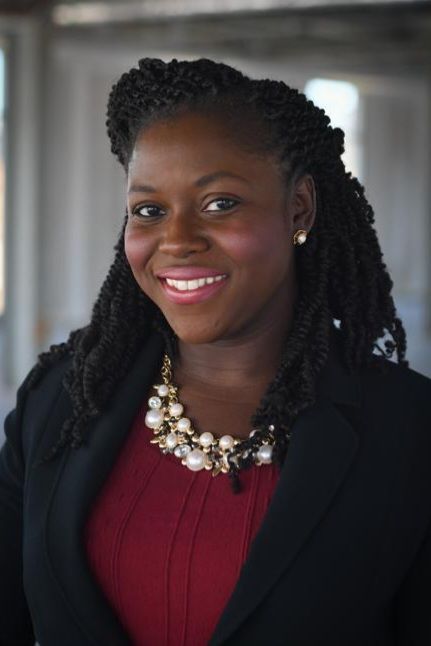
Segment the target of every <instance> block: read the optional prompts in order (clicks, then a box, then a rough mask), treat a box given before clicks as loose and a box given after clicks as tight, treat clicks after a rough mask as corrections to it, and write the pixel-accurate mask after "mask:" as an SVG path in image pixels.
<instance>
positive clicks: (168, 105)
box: [27, 58, 408, 491]
mask: <svg viewBox="0 0 431 646" xmlns="http://www.w3.org/2000/svg"><path fill="white" fill-rule="evenodd" d="M187 111H192V112H199V113H205V114H209V115H214V116H216V117H220V116H221V117H223V118H224V119H225V120H226V122H227V123H228V124H231V125H232V133H234V135H233V136H234V137H236V138H237V139H238V140H239V141H240V143H241V145H243V146H244V147H247V148H249V149H250V150H254V151H267V152H268V153H270V154H272V155H276V157H277V159H278V163H279V168H280V170H281V172H282V173H283V176H285V178H286V184H287V183H288V182H289V181H291V180H292V178H296V177H299V176H300V175H301V174H304V173H308V174H310V175H311V176H312V177H313V180H314V183H315V187H316V219H315V223H314V226H313V228H312V230H311V231H310V233H309V235H308V238H307V244H306V245H304V246H302V247H296V248H295V254H296V264H297V276H298V288H299V289H298V298H297V302H296V303H295V308H294V317H293V323H292V327H291V329H290V332H289V336H288V339H287V341H286V344H285V348H284V351H283V354H282V357H281V361H280V365H279V369H278V372H277V374H276V376H275V378H274V380H273V382H272V383H271V384H270V385H269V387H268V389H267V391H266V394H265V395H264V397H263V399H262V401H261V402H260V405H259V407H258V409H257V410H256V412H255V414H254V416H253V418H252V420H251V422H252V424H253V427H259V428H263V427H265V428H267V427H268V425H269V424H273V425H274V427H275V444H274V451H273V459H274V461H275V462H276V463H277V464H278V465H279V466H280V467H281V465H282V464H283V461H284V458H285V454H286V450H287V444H288V437H289V433H288V428H290V426H291V424H292V422H293V421H294V419H295V418H296V417H297V416H298V414H299V413H300V412H301V411H302V410H304V409H306V408H308V407H310V406H311V405H312V404H313V403H314V401H315V384H316V377H317V375H318V374H319V372H320V370H321V369H322V367H323V366H324V364H325V363H326V360H327V357H328V351H329V339H330V334H331V330H333V327H334V320H335V321H338V327H339V337H340V348H341V357H342V360H343V362H344V364H345V367H346V368H347V369H348V370H349V371H353V370H355V369H357V368H360V367H366V366H370V365H371V364H374V363H376V364H377V365H384V364H385V362H384V361H380V362H379V361H376V353H377V354H380V355H382V356H383V357H387V358H391V357H392V356H393V355H394V353H396V359H397V361H398V362H399V363H402V364H404V365H406V366H408V362H407V361H406V359H405V351H406V335H405V331H404V328H403V325H402V323H401V321H400V319H399V318H397V316H396V310H395V306H394V302H393V299H392V296H391V289H392V286H393V283H392V280H391V278H390V276H389V274H388V271H387V268H386V265H385V264H384V262H383V259H382V252H381V249H380V246H379V242H378V240H377V236H376V232H375V229H374V227H373V222H374V214H373V210H372V208H371V206H370V205H369V204H368V202H367V199H366V197H365V194H364V188H363V186H362V185H361V184H360V183H359V181H358V180H357V179H356V178H355V177H353V176H352V174H351V173H349V172H346V170H345V167H344V163H343V161H342V159H341V155H342V153H343V152H344V133H343V131H342V130H341V129H339V128H333V127H332V126H331V125H330V120H329V117H328V116H327V115H326V114H325V112H324V111H323V110H322V109H320V108H318V107H316V106H315V105H314V104H313V103H312V101H310V100H307V98H306V97H305V96H304V94H302V93H300V92H298V91H297V90H295V89H292V88H290V87H288V86H287V85H286V84H285V83H283V82H278V81H273V80H252V79H250V78H248V77H246V76H245V75H243V74H242V73H241V72H239V71H238V70H235V69H233V68H232V67H230V66H228V65H225V64H222V63H216V62H214V61H211V60H208V59H204V58H201V59H199V60H195V61H178V60H176V59H174V60H172V61H170V62H168V63H165V62H163V61H161V60H159V59H154V58H143V59H142V60H140V61H139V63H138V66H137V67H136V68H133V69H131V70H130V71H129V72H127V73H125V74H123V75H122V76H121V78H120V79H119V81H118V82H117V83H116V84H115V85H114V86H113V88H112V90H111V93H110V96H109V102H108V111H107V130H108V135H109V138H110V141H111V150H112V152H113V154H114V155H115V156H116V157H117V158H118V160H119V162H120V163H121V165H122V166H123V167H124V169H125V171H126V172H127V170H128V165H129V161H130V159H131V155H132V152H133V148H134V145H135V142H136V138H137V136H138V134H139V133H140V132H141V131H142V130H143V129H145V128H146V127H148V126H149V125H151V123H154V122H155V121H157V120H162V119H164V120H166V119H169V118H173V117H175V116H176V115H179V114H180V113H181V112H187ZM251 133H252V136H251ZM124 227H125V223H124V225H123V228H122V231H121V234H120V237H119V240H118V243H117V245H116V247H115V258H114V261H113V264H112V266H111V268H110V270H109V272H108V275H107V277H106V279H105V281H104V283H103V285H102V288H101V290H100V293H99V295H98V298H97V300H96V302H95V305H94V308H93V311H92V316H91V320H90V323H89V324H88V325H87V326H86V327H83V328H82V329H79V330H75V331H73V332H72V333H71V334H70V336H69V339H68V340H67V342H66V343H62V344H59V345H55V346H51V348H50V350H49V351H48V352H46V353H43V354H41V355H40V357H39V360H38V363H37V364H36V366H35V368H34V369H33V372H32V374H31V376H30V379H29V381H28V383H27V387H28V388H31V387H32V386H33V385H34V384H36V383H37V381H38V380H39V379H40V378H41V375H42V374H43V373H44V372H45V371H46V370H47V368H49V366H51V365H52V364H53V363H55V362H56V361H57V360H58V358H59V357H61V356H65V355H71V356H72V361H71V365H70V368H69V370H68V371H67V373H66V375H65V378H64V385H65V388H66V389H67V391H68V392H69V394H70V397H71V400H72V403H73V413H72V415H71V417H70V418H69V419H67V420H66V422H65V423H64V425H63V427H62V429H61V431H60V433H59V437H58V440H57V441H56V443H55V444H54V446H53V447H52V448H51V450H50V451H49V453H48V454H47V456H46V459H50V458H51V457H52V456H54V455H55V454H56V453H57V452H58V451H59V450H60V449H61V448H62V447H64V446H65V445H70V446H72V447H73V448H78V447H79V446H80V445H81V444H82V443H83V441H84V440H85V433H86V429H87V427H88V425H89V422H90V421H91V419H92V418H95V417H97V416H98V415H100V414H101V412H102V411H103V409H104V406H105V405H106V403H107V402H108V401H109V399H110V397H111V396H112V394H113V392H114V391H115V388H116V386H117V384H118V382H119V381H120V379H122V378H123V376H124V375H125V374H126V373H127V371H128V369H129V368H130V364H131V362H132V360H133V357H134V356H135V355H136V351H137V350H138V349H139V348H140V346H141V345H142V344H143V343H144V342H145V339H146V338H148V335H149V334H150V332H151V330H152V329H153V328H154V326H155V327H156V328H157V329H158V330H159V331H160V332H161V333H162V334H163V335H164V337H165V340H166V344H167V348H168V351H169V352H174V351H175V336H174V334H173V331H172V330H171V328H170V327H169V325H168V323H167V322H166V320H165V319H164V317H163V315H162V314H161V312H160V311H159V310H158V308H157V307H156V306H155V305H154V304H153V303H152V302H151V301H150V299H149V298H148V297H147V296H146V295H145V294H144V293H143V292H142V291H141V290H140V288H139V287H138V285H137V283H136V282H135V280H134V278H133V276H132V272H131V269H130V267H129V265H128V262H127V259H126V256H125V252H124ZM385 336H386V337H387V340H386V341H385V343H384V348H382V347H381V346H380V345H379V343H378V341H379V340H380V339H382V338H383V337H385ZM252 441H253V438H250V439H248V440H245V441H244V443H242V446H243V449H247V447H248V444H250V446H251V443H252ZM245 453H246V452H245ZM251 464H252V456H251V455H249V457H248V458H244V459H242V460H241V461H240V462H239V464H238V465H237V466H235V465H234V464H231V466H232V467H233V468H232V469H231V471H230V473H229V475H230V477H231V481H232V485H233V488H234V491H237V490H239V481H238V471H239V470H240V469H241V468H248V467H249V466H251Z"/></svg>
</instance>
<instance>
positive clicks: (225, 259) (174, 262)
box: [125, 114, 314, 343]
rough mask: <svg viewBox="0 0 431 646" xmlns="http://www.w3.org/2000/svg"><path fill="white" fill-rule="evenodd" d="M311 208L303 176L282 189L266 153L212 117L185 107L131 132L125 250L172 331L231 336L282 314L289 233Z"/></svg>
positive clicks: (290, 297)
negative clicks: (254, 149) (182, 112)
mask: <svg viewBox="0 0 431 646" xmlns="http://www.w3.org/2000/svg"><path fill="white" fill-rule="evenodd" d="M313 211H314V191H313V182H312V180H311V178H310V177H305V178H303V179H302V180H301V181H300V182H298V183H297V185H296V186H294V187H292V188H291V189H290V190H289V191H287V190H286V187H285V185H284V183H283V180H282V178H281V176H280V173H279V171H278V168H277V165H276V163H275V161H273V160H272V158H271V157H270V156H266V157H264V156H262V155H261V156H258V155H256V154H253V153H252V152H248V151H245V150H244V149H242V148H241V147H240V145H239V144H237V143H235V138H234V137H233V136H232V135H231V134H230V133H229V131H228V130H227V129H226V127H225V126H224V125H223V123H221V122H220V121H218V120H215V119H214V118H209V117H205V116H202V115H198V114H185V115H182V116H179V117H176V118H173V119H171V120H168V121H165V122H158V123H155V124H153V125H152V126H150V127H149V128H148V129H146V130H144V131H143V132H142V133H141V134H140V136H139V137H138V139H137V141H136V145H135V148H134V152H133V155H132V159H131V162H130V165H129V171H128V222H127V226H126V232H125V251H126V255H127V258H128V261H129V263H130V267H131V269H132V272H133V275H134V277H135V279H136V281H137V283H138V285H139V286H140V288H141V289H142V290H143V291H144V292H145V293H146V294H147V295H148V296H149V297H150V299H151V300H152V301H154V303H156V305H157V306H158V307H159V309H160V310H161V311H162V312H163V314H164V316H165V317H166V319H167V321H168V323H169V324H170V326H171V327H172V329H173V330H174V332H175V333H176V334H177V336H178V337H179V339H181V340H182V341H184V342H186V343H212V342H215V341H231V340H234V339H236V338H238V337H241V336H244V335H246V336H247V335H249V334H254V333H259V330H260V329H263V328H265V327H266V326H268V325H271V322H273V321H274V320H286V322H287V318H288V316H289V312H291V309H292V306H293V302H294V300H295V289H296V281H295V275H294V269H295V265H294V246H293V234H294V232H295V231H296V230H297V229H298V228H304V229H306V230H307V231H308V230H309V229H310V228H311V226H312V218H313V217H314V215H313ZM274 317H284V318H282V319H280V318H278V319H274Z"/></svg>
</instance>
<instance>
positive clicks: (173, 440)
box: [166, 433, 178, 449]
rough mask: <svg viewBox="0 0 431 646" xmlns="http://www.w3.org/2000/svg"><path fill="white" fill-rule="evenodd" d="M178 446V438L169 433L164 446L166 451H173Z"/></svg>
mask: <svg viewBox="0 0 431 646" xmlns="http://www.w3.org/2000/svg"><path fill="white" fill-rule="evenodd" d="M177 444H178V437H177V435H175V433H169V435H168V436H167V437H166V446H167V447H168V449H173V448H174V447H176V445H177Z"/></svg>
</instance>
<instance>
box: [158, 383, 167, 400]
mask: <svg viewBox="0 0 431 646" xmlns="http://www.w3.org/2000/svg"><path fill="white" fill-rule="evenodd" d="M157 392H158V394H159V395H160V397H166V396H167V394H168V393H169V388H168V387H167V386H166V384H162V385H161V386H159V387H158V388H157Z"/></svg>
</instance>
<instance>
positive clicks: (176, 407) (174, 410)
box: [169, 403, 184, 417]
mask: <svg viewBox="0 0 431 646" xmlns="http://www.w3.org/2000/svg"><path fill="white" fill-rule="evenodd" d="M183 410H184V406H183V405H182V404H180V403H176V404H171V405H170V406H169V414H170V415H171V416H172V417H179V416H180V415H181V414H182V412H183Z"/></svg>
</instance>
